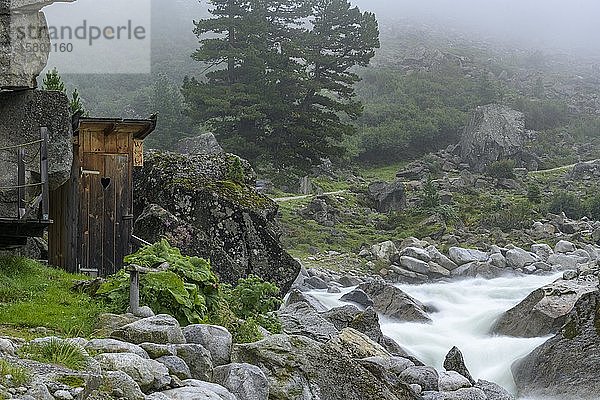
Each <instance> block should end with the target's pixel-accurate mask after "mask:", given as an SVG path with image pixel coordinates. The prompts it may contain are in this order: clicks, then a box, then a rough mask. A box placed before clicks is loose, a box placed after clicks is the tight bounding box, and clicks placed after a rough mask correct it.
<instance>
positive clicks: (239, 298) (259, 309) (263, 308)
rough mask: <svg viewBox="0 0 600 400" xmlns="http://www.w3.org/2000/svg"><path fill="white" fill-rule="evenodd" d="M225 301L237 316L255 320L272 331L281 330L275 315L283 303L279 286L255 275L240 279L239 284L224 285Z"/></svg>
mask: <svg viewBox="0 0 600 400" xmlns="http://www.w3.org/2000/svg"><path fill="white" fill-rule="evenodd" d="M223 292H224V297H225V301H226V302H227V304H228V305H229V309H230V310H231V311H232V312H233V313H234V314H235V316H236V317H238V318H240V319H243V320H250V319H252V320H254V321H256V323H258V324H259V325H260V326H262V327H263V328H265V329H266V330H268V331H269V332H271V333H280V332H281V323H280V321H279V319H278V318H277V317H276V316H275V314H274V311H276V310H277V309H278V308H279V306H280V305H281V298H280V297H279V288H278V287H277V286H276V285H274V284H272V283H269V282H265V281H263V280H262V279H261V278H259V277H258V276H255V275H250V276H249V277H248V278H243V279H240V280H238V284H237V286H235V287H233V288H231V287H229V286H225V287H224V291H223Z"/></svg>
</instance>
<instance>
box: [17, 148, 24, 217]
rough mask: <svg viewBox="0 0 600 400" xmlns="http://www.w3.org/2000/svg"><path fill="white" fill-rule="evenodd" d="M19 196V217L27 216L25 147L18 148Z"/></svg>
mask: <svg viewBox="0 0 600 400" xmlns="http://www.w3.org/2000/svg"><path fill="white" fill-rule="evenodd" d="M17 186H18V189H17V192H18V193H17V196H18V200H17V201H18V208H19V219H23V217H25V212H26V210H25V149H24V148H22V147H19V148H18V150H17Z"/></svg>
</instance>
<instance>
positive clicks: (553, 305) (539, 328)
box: [492, 279, 598, 337]
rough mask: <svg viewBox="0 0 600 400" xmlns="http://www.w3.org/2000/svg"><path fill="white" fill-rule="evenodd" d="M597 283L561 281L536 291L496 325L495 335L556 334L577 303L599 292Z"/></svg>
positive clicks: (537, 335) (592, 281)
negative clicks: (582, 297) (580, 299)
mask: <svg viewBox="0 0 600 400" xmlns="http://www.w3.org/2000/svg"><path fill="white" fill-rule="evenodd" d="M597 286H598V281H597V280H595V279H592V280H576V279H574V280H563V279H559V280H557V281H556V282H553V283H551V284H549V285H546V286H544V287H542V288H540V289H537V290H535V291H533V292H532V293H531V294H530V295H529V296H527V297H526V298H525V300H523V301H522V302H520V303H519V304H517V305H516V306H515V307H513V308H511V309H510V310H508V311H507V312H505V313H504V314H502V315H501V316H500V318H499V319H498V320H497V321H496V322H495V323H494V326H493V328H492V332H493V333H496V334H499V335H505V336H516V337H540V336H546V335H550V334H553V333H557V332H558V331H559V330H560V329H561V328H562V326H563V325H564V324H565V321H566V319H567V315H568V314H569V313H570V312H571V310H572V309H573V307H574V306H575V303H576V302H577V300H579V298H580V297H581V296H583V295H584V294H586V293H590V292H593V291H595V290H597Z"/></svg>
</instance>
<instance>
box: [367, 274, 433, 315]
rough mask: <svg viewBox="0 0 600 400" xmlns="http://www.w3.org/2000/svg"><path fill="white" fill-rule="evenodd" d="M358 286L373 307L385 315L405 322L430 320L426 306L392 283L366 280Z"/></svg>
mask: <svg viewBox="0 0 600 400" xmlns="http://www.w3.org/2000/svg"><path fill="white" fill-rule="evenodd" d="M358 288H359V289H360V290H362V291H364V292H365V293H366V294H367V295H368V296H369V298H370V299H371V300H373V308H375V310H377V311H378V312H379V313H381V314H382V315H385V316H386V317H389V318H393V319H396V320H399V321H407V322H431V318H429V315H427V312H428V308H427V307H426V306H425V305H424V304H423V303H421V302H420V301H419V300H417V299H415V298H413V297H411V296H409V295H408V294H406V293H404V292H403V291H402V290H400V289H398V288H397V287H395V286H393V285H389V284H387V283H382V282H367V283H362V284H360V285H359V286H358Z"/></svg>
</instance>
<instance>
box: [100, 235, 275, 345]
mask: <svg viewBox="0 0 600 400" xmlns="http://www.w3.org/2000/svg"><path fill="white" fill-rule="evenodd" d="M125 261H126V262H128V263H131V264H136V265H140V266H144V267H154V266H156V265H160V264H163V263H165V262H166V263H168V264H169V268H168V269H167V270H166V271H160V272H151V273H147V274H143V275H142V276H141V278H140V302H141V304H143V305H147V306H149V307H150V308H152V310H153V311H155V312H158V313H165V314H170V315H172V316H174V317H175V318H176V319H177V320H178V321H179V323H180V324H182V325H188V324H198V323H209V324H216V325H221V326H224V327H225V328H227V329H228V330H229V331H230V332H231V333H232V335H233V336H234V338H235V340H237V341H238V342H248V341H256V340H259V339H261V338H262V334H261V333H260V330H259V329H258V327H259V326H262V327H263V328H265V329H267V330H268V331H269V332H271V333H280V332H281V322H280V321H279V319H278V318H277V316H276V315H275V314H274V311H276V310H277V309H278V308H279V305H280V304H281V298H280V290H279V288H278V287H277V286H276V285H274V284H272V283H269V282H265V281H263V280H262V279H261V278H259V277H257V276H253V275H251V276H249V277H248V278H244V279H240V280H239V281H238V283H237V285H236V286H235V287H233V286H231V285H224V284H219V281H218V279H217V277H216V276H215V275H214V274H213V272H212V270H211V268H210V264H209V263H208V262H207V261H205V260H203V259H200V258H197V257H188V256H183V255H182V254H181V253H180V251H179V250H178V249H176V248H174V247H171V246H170V245H169V243H168V242H167V241H166V240H162V241H160V242H158V243H156V244H154V245H151V246H147V247H145V248H143V249H141V250H140V251H138V252H137V253H135V254H133V255H131V256H128V257H126V258H125ZM97 295H99V296H101V297H102V298H104V299H106V301H107V302H108V303H109V304H110V305H112V306H113V308H114V309H115V311H117V312H124V311H125V310H126V309H127V306H128V303H129V274H128V273H127V272H126V271H121V272H119V273H117V274H115V275H113V276H111V277H109V278H108V280H107V281H106V283H104V284H103V285H102V286H101V287H100V290H98V292H97ZM255 325H256V326H255Z"/></svg>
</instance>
